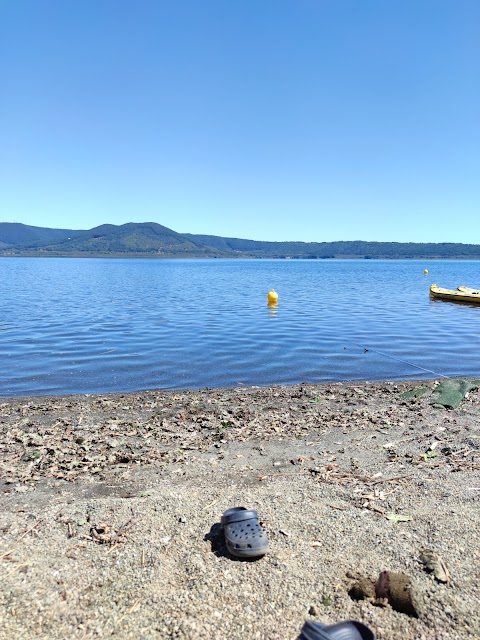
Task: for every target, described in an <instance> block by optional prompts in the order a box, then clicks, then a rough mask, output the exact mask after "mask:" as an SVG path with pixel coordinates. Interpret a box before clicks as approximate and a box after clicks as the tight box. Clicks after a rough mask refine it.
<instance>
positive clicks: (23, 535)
mask: <svg viewBox="0 0 480 640" xmlns="http://www.w3.org/2000/svg"><path fill="white" fill-rule="evenodd" d="M44 520H45V518H40V520H37V521H36V523H35V524H34V525H32V526H31V527H30V529H27V530H26V531H25V533H23V534H22V535H21V536H20V538H19V539H18V541H20V540H22V538H24V537H25V536H26V535H28V534H29V533H31V532H32V531H33V530H34V529H36V528H37V527H38V525H39V524H40V523H41V522H43V521H44Z"/></svg>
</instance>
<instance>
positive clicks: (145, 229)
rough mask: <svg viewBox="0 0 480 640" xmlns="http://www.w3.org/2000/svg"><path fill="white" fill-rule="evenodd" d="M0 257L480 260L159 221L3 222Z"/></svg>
mask: <svg viewBox="0 0 480 640" xmlns="http://www.w3.org/2000/svg"><path fill="white" fill-rule="evenodd" d="M0 255H4V256H5V255H10V256H15V255H17V256H19V255H23V256H28V255H32V256H33V255H36V256H87V255H88V256H95V255H101V256H119V255H120V256H121V255H126V256H151V257H157V258H162V257H165V258H167V257H168V258H175V257H189V258H284V259H289V258H290V259H309V260H316V259H328V258H345V259H347V258H357V259H358V258H363V259H367V260H369V259H370V260H371V259H385V258H391V259H395V258H396V259H415V258H417V259H418V258H422V259H428V258H430V259H449V258H450V259H455V258H456V259H471V260H473V259H480V245H475V244H460V243H453V242H441V243H418V242H366V241H363V240H356V241H338V242H263V241H260V240H242V239H240V238H223V237H221V236H209V235H195V234H190V233H177V232H176V231H173V230H172V229H168V228H167V227H164V226H162V225H160V224H157V223H155V222H143V223H134V222H129V223H127V224H123V225H118V226H117V225H111V224H105V225H101V226H99V227H95V228H94V229H90V230H87V231H85V230H73V229H49V228H45V227H32V226H28V225H24V224H20V223H14V222H0Z"/></svg>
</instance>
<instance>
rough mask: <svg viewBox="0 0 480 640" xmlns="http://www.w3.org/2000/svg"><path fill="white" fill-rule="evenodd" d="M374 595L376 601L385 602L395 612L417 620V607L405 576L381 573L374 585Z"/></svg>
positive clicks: (412, 591)
mask: <svg viewBox="0 0 480 640" xmlns="http://www.w3.org/2000/svg"><path fill="white" fill-rule="evenodd" d="M375 595H376V597H377V600H386V601H387V602H388V604H389V605H390V606H391V607H392V609H395V611H399V612H400V613H405V614H407V615H409V616H412V617H414V618H418V615H419V606H418V604H417V602H416V598H415V592H414V590H413V588H412V582H411V578H410V577H409V576H408V575H407V574H405V573H397V572H395V571H382V572H381V573H380V575H379V576H378V579H377V582H376V583H375ZM378 604H381V602H378Z"/></svg>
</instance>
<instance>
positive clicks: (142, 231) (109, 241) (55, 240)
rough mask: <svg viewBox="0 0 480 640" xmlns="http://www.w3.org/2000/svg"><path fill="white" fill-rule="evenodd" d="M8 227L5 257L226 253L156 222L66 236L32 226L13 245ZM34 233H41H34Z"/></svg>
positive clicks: (0, 228)
mask: <svg viewBox="0 0 480 640" xmlns="http://www.w3.org/2000/svg"><path fill="white" fill-rule="evenodd" d="M8 224H9V223H0V243H2V245H3V248H4V251H2V253H3V254H5V253H6V252H8V253H9V254H10V255H11V254H12V253H17V254H18V253H21V254H22V255H29V254H35V255H117V254H135V255H138V254H140V255H155V256H158V257H159V256H163V257H172V256H185V257H200V256H204V257H213V256H217V255H222V256H223V252H222V251H217V250H216V249H214V248H212V247H208V246H205V245H204V244H203V243H202V242H200V241H198V240H194V239H189V238H186V237H185V236H183V235H182V234H180V233H177V232H176V231H172V230H171V229H168V228H167V227H164V226H162V225H161V224H157V223H155V222H143V223H134V222H129V223H127V224H123V225H120V226H117V225H113V224H104V225H101V226H99V227H95V228H94V229H90V230H88V231H76V232H70V231H65V230H61V231H62V232H63V233H58V234H49V233H48V231H55V230H48V229H42V228H40V227H29V228H28V229H29V230H30V231H28V230H23V233H22V230H21V229H19V230H17V236H18V237H19V238H20V240H19V241H18V242H17V243H13V242H12V240H13V239H14V236H13V234H12V233H9V228H8V227H7V228H6V232H7V233H6V234H5V235H4V225H8ZM20 226H21V225H20ZM32 230H38V231H37V232H36V233H34V232H33V231H32ZM42 232H43V233H42ZM30 237H32V238H33V237H36V238H41V237H43V238H44V240H43V241H41V240H37V241H36V242H35V243H33V242H31V243H30V244H29V243H28V242H27V241H26V238H30Z"/></svg>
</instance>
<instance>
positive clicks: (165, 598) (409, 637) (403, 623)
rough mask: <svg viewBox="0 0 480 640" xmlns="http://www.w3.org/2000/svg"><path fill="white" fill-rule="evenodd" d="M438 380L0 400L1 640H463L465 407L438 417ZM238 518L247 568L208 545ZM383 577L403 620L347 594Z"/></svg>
mask: <svg viewBox="0 0 480 640" xmlns="http://www.w3.org/2000/svg"><path fill="white" fill-rule="evenodd" d="M437 384H438V382H437V381H434V380H429V381H418V380H417V381H408V382H388V383H385V382H384V383H337V384H329V385H311V384H302V385H295V386H276V387H251V388H234V389H206V390H192V391H142V392H136V393H128V394H112V395H88V396H85V395H82V396H62V397H36V398H13V399H0V426H1V439H0V448H1V467H0V468H1V490H2V491H1V500H2V509H1V516H0V519H1V523H0V530H1V534H2V535H1V547H0V575H1V579H2V589H1V591H0V637H1V638H5V639H7V638H8V639H9V640H16V639H18V640H26V639H29V638H41V639H45V640H47V639H48V640H57V639H58V640H64V639H65V638H78V639H81V638H85V639H89V638H110V637H115V638H118V639H130V638H142V640H147V639H153V638H155V639H158V638H191V639H192V640H193V639H194V638H195V639H196V638H198V639H207V638H208V639H212V638H213V639H219V640H220V639H222V638H227V637H228V638H265V639H269V640H270V639H279V640H284V639H285V640H287V639H292V640H293V639H294V638H296V637H297V635H298V633H299V631H300V629H301V626H302V624H303V622H304V621H305V620H306V619H309V618H310V619H318V620H322V621H325V622H335V621H338V620H342V619H347V618H353V619H357V620H360V621H363V622H364V623H366V624H367V625H369V626H370V627H371V628H372V629H373V630H374V631H375V633H376V634H377V637H378V638H379V640H422V639H423V640H430V639H431V640H433V639H445V640H446V639H447V638H448V639H449V640H454V639H459V640H460V639H466V638H480V613H479V608H478V602H479V600H480V587H479V583H480V542H479V533H478V532H479V530H480V514H479V509H478V504H479V497H480V478H479V470H480V452H479V444H480V420H479V416H480V392H479V391H476V390H475V391H471V392H470V393H468V394H467V396H466V397H465V399H464V400H463V402H462V403H461V405H460V406H459V407H458V408H457V409H455V410H447V409H444V408H441V407H436V406H432V405H431V404H430V400H431V393H432V390H433V389H434V388H435V386H436V385H437ZM422 386H423V387H426V392H425V393H423V395H419V396H418V397H415V396H413V397H410V398H408V397H407V398H406V397H404V396H403V397H402V394H404V393H405V392H407V391H409V390H415V389H417V388H419V387H422ZM237 505H243V506H246V507H250V508H252V509H256V510H257V511H258V514H259V520H260V522H261V523H262V525H263V527H264V528H265V530H266V532H267V534H268V538H269V541H270V553H269V554H268V555H266V556H265V557H264V558H262V559H259V560H257V561H255V562H245V561H239V560H237V559H235V558H234V557H232V556H231V555H230V554H229V553H228V552H227V550H226V548H225V545H224V539H223V533H222V530H221V528H220V525H219V522H220V517H221V515H222V513H223V511H224V510H226V509H228V508H229V507H232V506H237ZM425 550H427V552H428V553H430V555H431V556H432V557H435V558H437V559H438V558H439V560H438V562H437V565H436V566H437V567H438V566H441V567H443V569H444V575H443V578H442V576H441V575H440V576H439V574H438V571H437V570H436V569H435V570H434V571H433V572H432V567H431V566H430V567H429V566H427V565H426V564H425V561H424V560H422V558H424V554H425ZM432 554H433V555H432ZM439 563H440V565H439ZM383 571H388V572H394V573H401V574H403V575H404V576H405V579H406V580H408V585H409V586H408V592H409V597H410V599H411V604H412V606H413V609H412V610H410V611H409V612H402V611H400V610H397V609H398V607H397V603H396V602H395V601H394V598H393V596H392V598H391V599H389V598H388V597H376V596H375V594H374V593H371V594H369V593H368V588H367V587H365V589H364V591H365V597H364V599H358V598H359V597H361V595H360V596H359V593H358V590H359V585H360V586H362V585H372V584H374V583H375V581H376V580H377V578H378V576H379V574H380V573H381V572H383ZM360 591H361V590H360Z"/></svg>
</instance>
